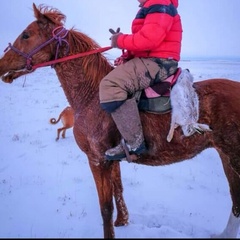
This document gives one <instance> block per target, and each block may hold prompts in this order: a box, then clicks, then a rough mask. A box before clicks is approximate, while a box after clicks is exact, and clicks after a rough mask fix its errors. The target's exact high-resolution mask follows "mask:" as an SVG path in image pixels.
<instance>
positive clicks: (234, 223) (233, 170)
mask: <svg viewBox="0 0 240 240" xmlns="http://www.w3.org/2000/svg"><path fill="white" fill-rule="evenodd" d="M235 154H236V155H238V154H237V153H235ZM235 154H234V152H231V153H230V154H229V156H230V157H228V156H227V155H226V154H223V153H222V152H219V155H220V157H221V159H222V163H223V168H224V172H225V174H226V177H227V179H228V183H229V187H230V193H231V198H232V203H233V204H232V209H231V212H230V216H229V220H228V223H227V225H226V227H225V229H224V231H223V232H222V233H221V234H219V235H215V236H213V237H218V238H236V237H237V234H238V230H239V227H240V172H239V170H240V168H239V167H238V166H235V165H234V164H233V163H234V162H239V161H240V159H239V161H237V159H238V158H239V157H236V155H235Z"/></svg>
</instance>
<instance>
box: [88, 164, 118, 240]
mask: <svg viewBox="0 0 240 240" xmlns="http://www.w3.org/2000/svg"><path fill="white" fill-rule="evenodd" d="M89 165H90V168H91V170H92V174H93V177H94V180H95V184H96V188H97V192H98V199H99V204H100V210H101V215H102V219H103V232H104V238H114V237H115V236H114V235H115V234H114V227H113V185H112V180H111V175H112V174H111V172H112V163H111V162H109V163H98V164H95V163H94V162H93V161H91V160H90V159H89Z"/></svg>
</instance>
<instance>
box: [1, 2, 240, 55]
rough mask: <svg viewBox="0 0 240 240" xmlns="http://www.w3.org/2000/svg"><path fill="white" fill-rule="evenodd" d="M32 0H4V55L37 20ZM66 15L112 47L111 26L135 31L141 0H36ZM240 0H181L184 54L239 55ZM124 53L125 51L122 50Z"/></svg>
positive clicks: (69, 22)
mask: <svg viewBox="0 0 240 240" xmlns="http://www.w3.org/2000/svg"><path fill="white" fill-rule="evenodd" d="M32 3H33V1H32V0H31V1H30V0H24V1H23V0H19V1H17V0H8V1H1V3H0V6H1V14H0V22H1V25H0V55H2V53H3V50H4V49H5V47H7V45H8V43H9V42H13V41H14V40H15V39H16V37H17V36H18V35H19V34H20V33H21V32H22V31H23V30H24V28H25V27H26V26H27V25H28V24H30V23H31V22H32V21H34V20H35V19H34V17H33V11H32ZM34 3H36V5H37V6H38V5H39V4H42V3H43V4H46V5H49V6H52V7H55V8H57V9H59V10H60V11H61V12H62V13H64V14H65V15H66V16H67V20H66V24H65V26H66V28H71V27H75V28H76V29H78V30H80V31H81V32H84V33H86V34H88V35H89V36H90V37H91V38H93V39H94V40H95V41H97V42H98V43H99V44H100V45H101V46H102V47H104V46H109V45H110V41H109V37H110V33H109V32H108V29H109V28H113V29H116V28H117V27H120V28H121V31H122V32H123V33H130V26H131V22H132V20H133V18H134V17H135V15H136V12H137V10H138V4H139V3H138V1H137V0H101V1H100V0H35V1H34ZM239 9H240V0H179V8H178V11H179V13H180V15H181V18H182V24H183V31H184V32H183V41H182V52H181V55H182V56H193V57H206V56H210V57H238V58H240V46H239V43H240V27H239V25H240V15H239ZM119 53H120V52H119Z"/></svg>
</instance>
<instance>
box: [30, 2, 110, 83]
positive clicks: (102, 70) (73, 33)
mask: <svg viewBox="0 0 240 240" xmlns="http://www.w3.org/2000/svg"><path fill="white" fill-rule="evenodd" d="M38 10H39V11H40V12H41V14H42V15H43V16H44V17H45V18H46V19H48V21H50V22H52V23H54V25H57V26H64V23H65V21H66V16H65V15H64V14H63V13H61V12H60V11H59V10H58V9H56V8H53V7H49V6H45V5H43V4H40V5H39V7H38ZM34 15H35V17H36V18H37V19H38V18H39V15H38V13H37V12H36V11H35V12H34ZM67 41H68V44H69V55H74V54H78V53H81V52H88V51H91V50H94V49H98V48H100V45H99V44H98V43H97V42H96V41H94V40H93V39H92V38H90V37H89V36H87V35H86V34H84V33H82V32H80V31H77V30H76V29H74V28H71V29H70V30H69V32H68V39H67ZM81 67H82V68H83V69H84V72H85V74H86V75H85V78H86V79H87V80H91V81H93V80H97V79H98V80H100V79H102V78H103V77H104V76H105V75H106V74H107V73H108V72H110V71H111V70H112V69H113V66H112V64H111V63H110V62H109V61H108V59H107V58H106V57H105V56H104V55H103V54H101V53H96V54H91V55H88V56H87V57H82V63H81Z"/></svg>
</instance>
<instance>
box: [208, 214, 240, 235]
mask: <svg viewBox="0 0 240 240" xmlns="http://www.w3.org/2000/svg"><path fill="white" fill-rule="evenodd" d="M239 226H240V218H237V217H235V216H234V215H233V213H232V211H231V213H230V216H229V219H228V223H227V226H226V228H225V229H224V231H223V232H222V233H221V234H214V235H212V236H211V238H228V239H229V238H236V237H237V234H238V229H239Z"/></svg>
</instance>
